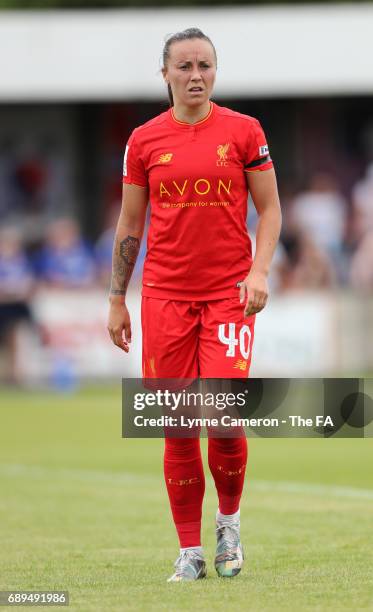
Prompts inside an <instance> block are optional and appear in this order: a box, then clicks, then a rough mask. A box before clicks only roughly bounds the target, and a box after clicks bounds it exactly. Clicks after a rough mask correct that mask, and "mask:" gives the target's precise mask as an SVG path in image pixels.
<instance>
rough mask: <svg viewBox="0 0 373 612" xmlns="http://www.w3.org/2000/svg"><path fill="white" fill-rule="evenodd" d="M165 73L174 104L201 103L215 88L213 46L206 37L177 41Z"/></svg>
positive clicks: (191, 104) (171, 47)
mask: <svg viewBox="0 0 373 612" xmlns="http://www.w3.org/2000/svg"><path fill="white" fill-rule="evenodd" d="M162 72H163V77H164V80H165V81H166V83H169V84H170V85H171V89H172V95H173V98H174V103H175V104H183V105H185V106H191V107H193V106H199V105H201V104H203V103H204V102H206V101H207V100H208V99H209V98H210V96H211V93H212V90H213V87H214V82H215V76H216V59H215V53H214V49H213V47H212V46H211V44H210V43H209V42H208V41H207V40H203V39H199V38H192V39H191V40H181V41H178V42H174V43H172V45H171V46H170V50H169V59H168V62H167V66H166V67H165V68H163V70H162Z"/></svg>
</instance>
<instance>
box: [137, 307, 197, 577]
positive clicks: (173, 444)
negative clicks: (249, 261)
mask: <svg viewBox="0 0 373 612" xmlns="http://www.w3.org/2000/svg"><path fill="white" fill-rule="evenodd" d="M141 315H142V328H143V376H144V378H165V379H170V378H175V379H178V378H180V379H182V378H183V379H185V378H187V379H188V378H189V379H190V378H197V376H198V364H197V341H198V326H199V316H200V314H199V312H196V311H195V310H193V309H192V308H191V306H190V304H189V303H188V302H182V301H171V300H159V299H153V298H147V297H143V300H142V310H141ZM175 384H176V381H175ZM193 433H194V437H190V438H182V437H170V436H171V435H173V436H174V435H175V432H170V436H168V432H167V431H165V450H164V477H165V482H166V487H167V492H168V497H169V501H170V507H171V512H172V516H173V519H174V523H175V527H176V531H177V534H178V538H179V543H180V555H179V557H178V559H177V561H176V563H175V573H174V574H173V575H172V576H171V578H170V579H169V581H172V582H176V581H184V580H195V579H198V578H203V577H204V576H205V575H206V566H205V562H204V559H203V550H202V547H201V515H202V502H203V496H204V491H205V478H204V472H203V464H202V457H201V451H200V443H199V431H196V432H193Z"/></svg>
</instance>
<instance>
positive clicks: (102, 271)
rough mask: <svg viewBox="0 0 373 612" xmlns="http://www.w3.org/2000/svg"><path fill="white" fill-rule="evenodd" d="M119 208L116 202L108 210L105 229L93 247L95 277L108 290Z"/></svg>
mask: <svg viewBox="0 0 373 612" xmlns="http://www.w3.org/2000/svg"><path fill="white" fill-rule="evenodd" d="M120 208H121V205H120V202H118V204H117V206H112V207H111V208H110V211H109V214H108V217H107V222H106V229H104V231H103V232H102V234H101V236H100V237H99V238H98V240H97V242H96V245H95V256H96V263H97V276H98V279H99V281H100V283H101V284H102V286H103V287H105V288H107V289H109V287H110V283H111V260H112V253H113V244H114V236H115V229H116V227H117V223H118V218H119V213H120Z"/></svg>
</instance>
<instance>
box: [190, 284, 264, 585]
mask: <svg viewBox="0 0 373 612" xmlns="http://www.w3.org/2000/svg"><path fill="white" fill-rule="evenodd" d="M254 322H255V317H244V316H243V307H242V305H241V304H240V303H239V296H238V294H237V299H236V298H229V299H226V300H216V301H213V302H209V303H206V307H205V309H204V314H203V316H202V326H201V332H200V346H199V365H200V371H201V377H202V378H246V377H247V376H248V373H249V368H250V363H251V353H252V346H253V338H254ZM232 433H233V432H232V431H230V435H232ZM234 433H235V436H236V437H229V438H228V437H227V438H222V437H215V438H214V437H213V434H211V432H209V441H208V458H209V467H210V471H211V474H212V476H213V478H214V482H215V487H216V490H217V494H218V500H219V507H218V511H217V514H216V534H217V551H216V558H215V567H216V570H217V572H218V574H219V576H226V577H232V576H235V575H236V574H238V573H239V571H240V570H241V567H242V562H243V548H242V545H241V540H240V512H239V504H240V499H241V496H242V491H243V486H244V480H245V470H246V463H247V441H246V436H245V432H244V430H243V429H242V428H237V431H236V432H234Z"/></svg>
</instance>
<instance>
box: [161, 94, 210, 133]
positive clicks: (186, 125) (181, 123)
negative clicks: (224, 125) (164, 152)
mask: <svg viewBox="0 0 373 612" xmlns="http://www.w3.org/2000/svg"><path fill="white" fill-rule="evenodd" d="M215 115H216V104H215V103H214V102H211V100H210V110H209V112H208V113H207V115H206V117H204V118H203V119H200V121H197V122H196V123H187V122H186V121H179V120H178V119H176V117H175V115H174V110H173V107H172V108H170V109H169V110H168V118H169V121H170V122H171V123H172V125H173V126H174V127H176V128H179V129H182V130H188V129H191V128H197V129H202V128H204V127H207V126H208V125H210V123H211V122H212V121H213V120H214V118H215Z"/></svg>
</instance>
